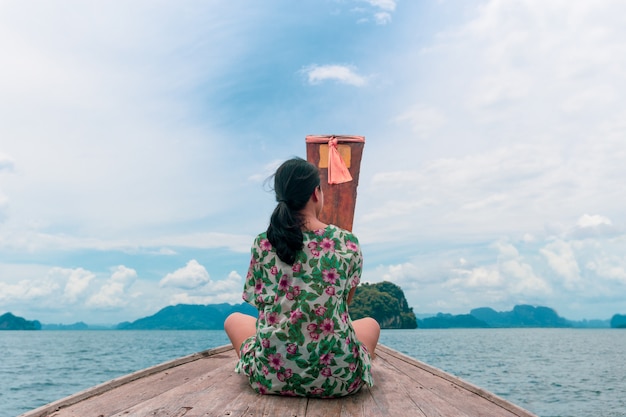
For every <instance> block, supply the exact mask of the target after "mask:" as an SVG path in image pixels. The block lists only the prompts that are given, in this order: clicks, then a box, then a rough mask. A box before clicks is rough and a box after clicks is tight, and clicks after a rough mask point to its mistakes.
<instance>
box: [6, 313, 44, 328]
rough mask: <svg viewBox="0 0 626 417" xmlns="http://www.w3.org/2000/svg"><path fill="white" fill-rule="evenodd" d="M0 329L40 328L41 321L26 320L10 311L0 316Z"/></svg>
mask: <svg viewBox="0 0 626 417" xmlns="http://www.w3.org/2000/svg"><path fill="white" fill-rule="evenodd" d="M0 330H41V323H39V321H37V320H33V321H30V320H26V319H25V318H23V317H18V316H15V315H13V314H12V313H4V314H3V315H1V316H0Z"/></svg>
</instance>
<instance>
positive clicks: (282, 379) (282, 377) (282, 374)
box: [276, 369, 293, 382]
mask: <svg viewBox="0 0 626 417" xmlns="http://www.w3.org/2000/svg"><path fill="white" fill-rule="evenodd" d="M292 376H293V371H292V370H291V369H285V372H279V373H278V375H276V377H278V380H279V381H280V382H285V381H286V380H288V379H289V378H291V377H292Z"/></svg>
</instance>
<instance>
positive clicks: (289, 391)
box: [280, 390, 296, 397]
mask: <svg viewBox="0 0 626 417" xmlns="http://www.w3.org/2000/svg"><path fill="white" fill-rule="evenodd" d="M280 395H284V396H285V397H295V396H296V393H295V392H294V391H293V390H286V391H281V392H280Z"/></svg>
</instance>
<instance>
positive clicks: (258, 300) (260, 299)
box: [256, 295, 263, 304]
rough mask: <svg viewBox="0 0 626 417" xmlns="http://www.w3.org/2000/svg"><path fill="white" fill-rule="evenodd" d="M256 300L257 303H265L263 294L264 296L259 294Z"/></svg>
mask: <svg viewBox="0 0 626 417" xmlns="http://www.w3.org/2000/svg"><path fill="white" fill-rule="evenodd" d="M256 302H257V304H263V296H262V295H259V296H258V297H257V298H256Z"/></svg>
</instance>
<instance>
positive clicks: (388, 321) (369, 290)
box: [350, 281, 417, 329]
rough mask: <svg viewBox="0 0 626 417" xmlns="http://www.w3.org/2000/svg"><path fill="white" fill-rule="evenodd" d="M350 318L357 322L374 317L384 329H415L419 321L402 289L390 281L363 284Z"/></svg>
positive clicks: (351, 305)
mask: <svg viewBox="0 0 626 417" xmlns="http://www.w3.org/2000/svg"><path fill="white" fill-rule="evenodd" d="M350 317H351V318H352V319H353V320H357V319H360V318H363V317H372V318H374V319H376V321H377V322H378V323H379V324H380V327H381V328H383V329H415V328H417V319H416V318H415V313H413V308H411V307H409V304H408V303H407V301H406V298H405V297H404V292H403V291H402V289H401V288H400V287H399V286H397V285H396V284H393V283H391V282H388V281H383V282H378V283H376V284H362V285H360V286H358V287H357V289H356V293H355V294H354V299H353V300H352V304H350Z"/></svg>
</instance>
